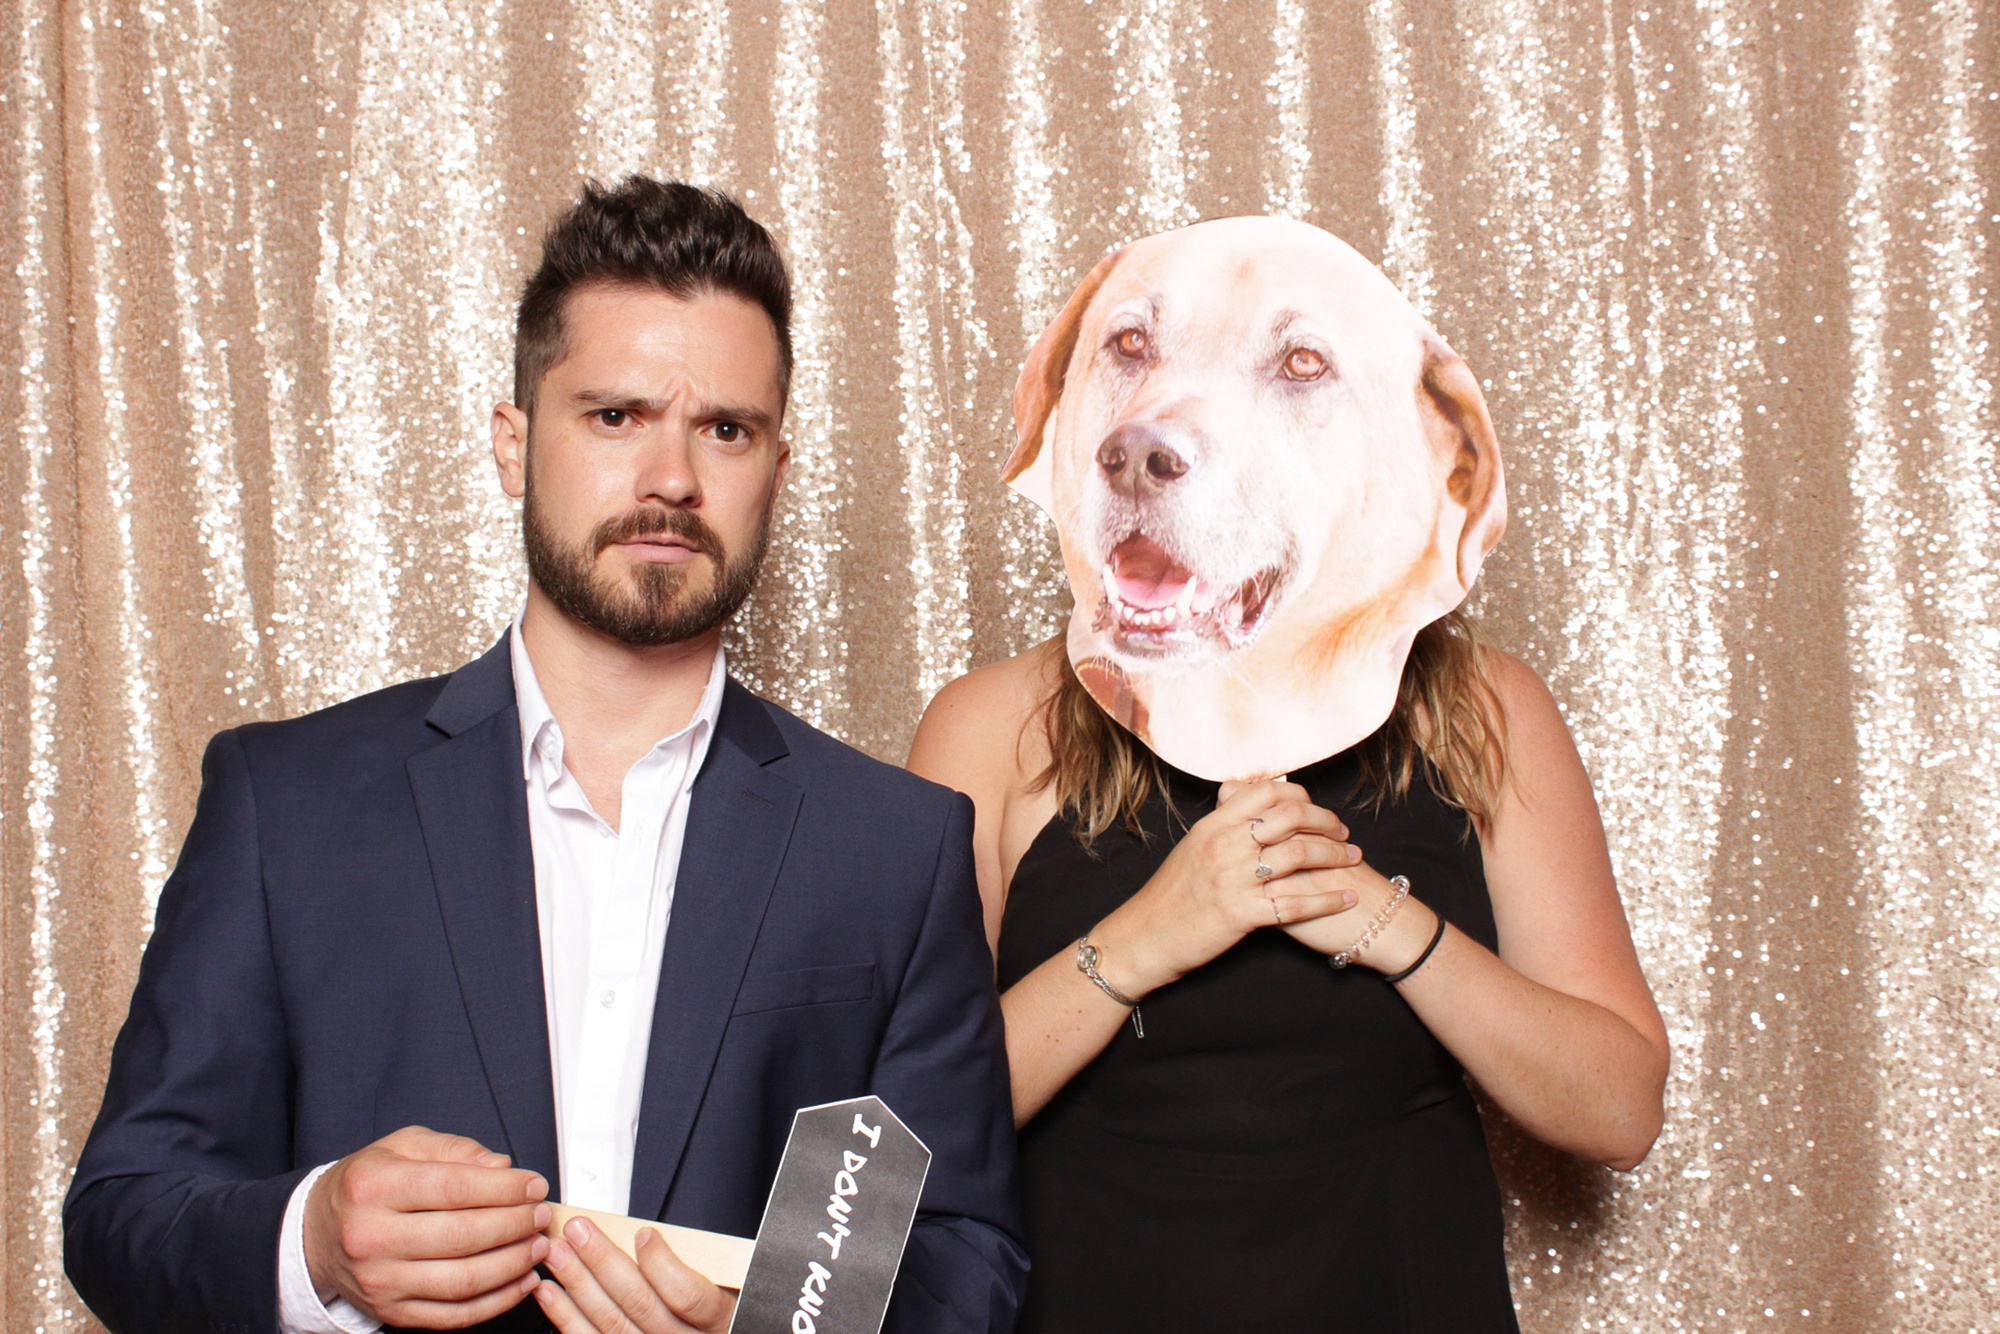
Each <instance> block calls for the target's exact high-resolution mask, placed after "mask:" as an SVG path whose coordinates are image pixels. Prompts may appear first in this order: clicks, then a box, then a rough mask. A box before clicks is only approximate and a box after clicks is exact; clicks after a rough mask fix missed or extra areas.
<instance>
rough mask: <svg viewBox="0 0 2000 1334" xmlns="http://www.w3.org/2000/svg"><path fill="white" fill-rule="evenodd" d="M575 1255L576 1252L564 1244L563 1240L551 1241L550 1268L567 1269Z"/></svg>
mask: <svg viewBox="0 0 2000 1334" xmlns="http://www.w3.org/2000/svg"><path fill="white" fill-rule="evenodd" d="M575 1256H576V1252H575V1251H572V1250H571V1249H570V1248H569V1247H567V1246H565V1245H563V1244H562V1243H561V1242H559V1241H552V1242H550V1243H549V1255H548V1261H549V1268H551V1269H567V1268H569V1262H570V1261H571V1260H572V1259H573V1258H575Z"/></svg>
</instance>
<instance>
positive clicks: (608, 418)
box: [597, 408, 632, 431]
mask: <svg viewBox="0 0 2000 1334" xmlns="http://www.w3.org/2000/svg"><path fill="white" fill-rule="evenodd" d="M631 417H632V414H631V413H629V412H627V411H625V409H623V408H602V409H600V410H599V411H598V414H597V420H599V421H600V422H603V423H604V424H605V425H606V426H609V427H610V428H611V429H612V430H614V431H615V430H617V429H618V428H619V427H621V426H623V425H624V424H625V423H626V422H628V421H630V420H631Z"/></svg>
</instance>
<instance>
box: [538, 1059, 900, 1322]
mask: <svg viewBox="0 0 2000 1334" xmlns="http://www.w3.org/2000/svg"><path fill="white" fill-rule="evenodd" d="M930 1168H931V1151H930V1150H929V1149H928V1148H926V1147H925V1146H924V1142H923V1141H922V1140H920V1139H918V1138H917V1137H916V1136H915V1135H914V1134H912V1133H911V1132H910V1128H909V1127H908V1126H905V1125H904V1124H903V1123H902V1121H901V1120H900V1119H898V1117H897V1116H896V1114H895V1113H894V1112H892V1111H890V1110H889V1107H888V1104H886V1103H884V1102H883V1101H882V1100H881V1099H880V1098H875V1097H867V1098H850V1099H848V1100H847V1101H846V1102H833V1103H826V1104H824V1105H822V1106H819V1107H805V1108H801V1109H800V1110H799V1111H798V1113H797V1114H796V1115H795V1116H794V1117H793V1118H792V1133H791V1137H790V1138H789V1139H787V1140H786V1141H785V1156H784V1157H783V1158H782V1159H781V1160H780V1161H779V1163H778V1175H777V1178H776V1179H775V1180H774V1181H773V1182H772V1183H771V1193H770V1195H769V1196H768V1197H767V1198H766V1200H765V1203H764V1218H763V1222H762V1223H761V1224H759V1226H758V1228H757V1240H756V1241H755V1242H752V1241H751V1240H749V1238H747V1237H732V1236H728V1235H726V1234H724V1233H720V1232H703V1231H701V1230H699V1229H697V1228H691V1227H677V1226H675V1225H674V1224H671V1223H649V1222H646V1221H644V1220H642V1219H637V1218H625V1217H622V1216H620V1215H616V1214H604V1213H598V1212H597V1211H595V1210H592V1209H577V1208H573V1207H571V1206H569V1205H563V1204H556V1205H551V1206H550V1212H551V1213H553V1214H554V1215H555V1217H554V1218H553V1220H552V1221H551V1222H550V1224H549V1226H548V1228H547V1229H546V1232H547V1235H548V1236H549V1237H551V1238H555V1237H559V1236H561V1235H562V1226H563V1224H565V1223H567V1222H568V1221H569V1220H570V1219H572V1218H577V1217H582V1218H584V1219H587V1220H588V1221H589V1222H591V1223H592V1224H594V1225H595V1226H596V1227H597V1228H598V1229H599V1230H600V1231H602V1232H603V1233H604V1235H605V1238H606V1239H607V1240H609V1241H610V1242H611V1243H612V1244H613V1245H614V1246H616V1247H618V1249H619V1250H621V1251H624V1252H625V1254H626V1255H628V1256H631V1257H632V1258H633V1259H635V1260H636V1259H637V1258H638V1251H637V1245H638V1237H639V1230H640V1229H641V1228H652V1229H653V1230H654V1231H655V1232H657V1233H659V1234H660V1237H661V1239H662V1240H663V1241H665V1242H666V1243H667V1245H669V1246H671V1247H672V1248H673V1251H674V1254H675V1255H677V1256H679V1257H680V1259H681V1261H682V1263H684V1264H686V1265H687V1266H688V1267H689V1268H690V1269H693V1270H694V1271H695V1272H696V1273H698V1274H701V1275H703V1276H704V1277H706V1278H707V1279H708V1280H709V1281H710V1282H711V1283H714V1284H716V1285H717V1286H718V1287H724V1288H733V1289H737V1290H738V1291H739V1294H740V1295H739V1297H738V1299H737V1303H736V1315H735V1317H734V1318H733V1319H732V1320H731V1321H730V1325H729V1328H730V1334H877V1331H879V1330H880V1329H881V1328H882V1318H883V1316H884V1315H886V1314H887V1313H888V1310H889V1295H890V1293H891V1292H893V1291H894V1290H895V1286H896V1271H897V1269H898V1268H899V1267H900V1266H901V1265H902V1262H903V1247H904V1245H905V1243H907V1242H908V1241H909V1238H910V1225H911V1224H912V1223H913V1222H915V1220H916V1216H917V1201H918V1199H919V1198H921V1197H922V1195H923V1192H924V1178H925V1177H926V1176H928V1175H929V1174H930Z"/></svg>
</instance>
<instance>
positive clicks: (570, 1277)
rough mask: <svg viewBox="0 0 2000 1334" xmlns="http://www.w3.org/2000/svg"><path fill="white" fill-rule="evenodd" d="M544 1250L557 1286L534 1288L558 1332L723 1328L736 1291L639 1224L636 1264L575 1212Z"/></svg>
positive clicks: (684, 1332) (678, 1333)
mask: <svg viewBox="0 0 2000 1334" xmlns="http://www.w3.org/2000/svg"><path fill="white" fill-rule="evenodd" d="M563 1236H564V1237H565V1238H566V1239H567V1241H566V1242H564V1241H558V1242H556V1243H555V1244H554V1245H553V1246H551V1247H550V1248H549V1269H550V1270H551V1271H553V1272H554V1274H555V1276H556V1277H557V1278H558V1279H560V1280H561V1286H560V1287H558V1286H557V1285H556V1284H554V1283H544V1284H542V1285H541V1286H539V1287H537V1288H536V1289H535V1297H536V1299H537V1300H538V1301H540V1302H541V1304H542V1314H544V1315H546V1316H547V1317H548V1318H549V1319H550V1320H551V1321H553V1322H554V1323H555V1327H556V1328H557V1329H559V1330H561V1331H562V1334H723V1331H725V1330H727V1329H728V1328H729V1318H730V1317H731V1316H732V1315H734V1314H735V1313H736V1294H735V1293H733V1292H728V1291H725V1290H724V1289H722V1288H719V1287H717V1286H716V1285H715V1284H713V1283H711V1282H709V1281H708V1280H707V1279H706V1278H704V1277H702V1276H701V1275H700V1274H697V1273H696V1272H695V1271H694V1270H692V1269H690V1268H688V1267H687V1266H686V1265H684V1264H682V1263H681V1260H680V1257H679V1256H677V1255H675V1254H674V1251H673V1247H671V1246H669V1245H667V1243H666V1242H664V1241H662V1240H661V1239H660V1234H659V1233H657V1232H655V1231H653V1229H651V1228H649V1227H648V1228H641V1229H639V1237H638V1241H637V1243H636V1244H635V1245H634V1247H633V1249H634V1250H636V1251H637V1252H638V1255H639V1262H638V1263H637V1264H634V1263H632V1261H631V1260H630V1259H629V1258H627V1257H626V1255H625V1253H624V1252H623V1251H621V1250H619V1249H618V1248H617V1247H616V1246H614V1245H612V1244H611V1241H610V1240H609V1239H608V1238H607V1237H606V1236H605V1235H604V1233H603V1232H601V1231H599V1230H598V1229H597V1228H594V1227H592V1226H591V1225H590V1224H589V1223H586V1222H585V1221H584V1220H583V1219H581V1218H572V1219H570V1221H569V1222H568V1223H567V1224H565V1225H564V1227H563Z"/></svg>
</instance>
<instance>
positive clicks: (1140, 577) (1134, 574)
mask: <svg viewBox="0 0 2000 1334" xmlns="http://www.w3.org/2000/svg"><path fill="white" fill-rule="evenodd" d="M1111 577H1112V579H1113V580H1114V581H1116V583H1117V585H1118V590H1117V591H1118V598H1119V600H1120V601H1121V602H1123V603H1125V605H1127V606H1128V607H1138V608H1141V609H1143V610H1146V611H1151V610H1153V609H1154V608H1156V607H1168V606H1172V605H1173V604H1174V603H1175V602H1176V601H1178V600H1179V599H1180V595H1181V590H1182V589H1184V588H1186V587H1187V586H1188V582H1189V581H1190V580H1192V579H1193V578H1194V575H1193V573H1192V572H1190V571H1189V570H1188V569H1186V568H1185V567H1184V566H1181V565H1177V564H1175V563H1174V560H1173V557H1171V556H1169V555H1167V553H1166V552H1165V551H1163V550H1161V548H1160V544H1159V543H1157V542H1155V541H1153V540H1152V539H1151V538H1149V537H1145V536H1143V535H1141V534H1138V533H1134V534H1133V535H1132V536H1130V537H1128V538H1126V539H1125V540H1124V541H1123V542H1120V543H1119V544H1118V545H1117V546H1116V547H1114V548H1112V551H1111Z"/></svg>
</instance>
